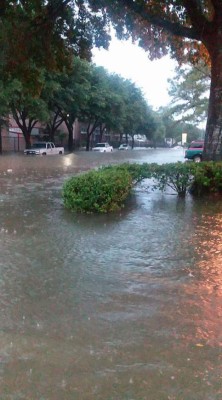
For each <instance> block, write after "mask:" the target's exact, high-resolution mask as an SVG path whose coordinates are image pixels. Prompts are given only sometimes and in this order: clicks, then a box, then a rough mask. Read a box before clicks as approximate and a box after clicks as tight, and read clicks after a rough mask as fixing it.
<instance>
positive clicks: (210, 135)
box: [203, 41, 222, 161]
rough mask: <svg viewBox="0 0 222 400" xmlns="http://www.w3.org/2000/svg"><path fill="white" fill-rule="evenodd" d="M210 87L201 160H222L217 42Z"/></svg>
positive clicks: (221, 60)
mask: <svg viewBox="0 0 222 400" xmlns="http://www.w3.org/2000/svg"><path fill="white" fill-rule="evenodd" d="M212 48H213V51H212V54H211V87H210V98H209V106H208V118H207V126H206V134H205V144H204V151H203V160H206V161H209V160H213V161H219V160H222V51H221V43H219V44H217V41H215V43H214V47H213V46H212Z"/></svg>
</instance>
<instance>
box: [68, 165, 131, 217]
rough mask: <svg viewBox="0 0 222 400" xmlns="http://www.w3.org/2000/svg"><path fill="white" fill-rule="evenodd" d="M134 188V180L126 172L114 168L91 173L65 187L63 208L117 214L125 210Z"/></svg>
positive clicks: (78, 177)
mask: <svg viewBox="0 0 222 400" xmlns="http://www.w3.org/2000/svg"><path fill="white" fill-rule="evenodd" d="M131 187H132V177H131V175H130V173H129V172H128V171H127V170H126V169H122V170H118V169H116V168H115V167H113V168H107V169H101V170H99V171H90V172H87V173H85V174H83V175H79V176H75V177H73V178H71V179H69V180H68V181H67V182H66V183H65V184H64V186H63V199H64V205H65V207H67V208H69V209H71V210H73V211H78V212H86V213H93V212H98V213H107V212H110V211H116V210H119V209H120V208H121V207H123V204H124V201H125V200H126V198H127V196H128V195H129V193H130V190H131Z"/></svg>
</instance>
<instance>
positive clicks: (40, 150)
mask: <svg viewBox="0 0 222 400" xmlns="http://www.w3.org/2000/svg"><path fill="white" fill-rule="evenodd" d="M63 153H64V147H56V146H55V145H54V143H52V142H37V143H34V144H33V145H32V147H31V149H25V150H24V154H26V155H42V156H46V155H47V154H48V155H54V154H63Z"/></svg>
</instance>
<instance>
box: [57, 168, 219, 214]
mask: <svg viewBox="0 0 222 400" xmlns="http://www.w3.org/2000/svg"><path fill="white" fill-rule="evenodd" d="M144 179H152V183H151V185H150V187H151V188H152V190H155V189H159V190H161V191H164V190H166V188H167V187H169V188H171V189H173V190H174V191H176V193H177V194H178V196H180V197H184V196H185V195H186V193H187V192H189V193H191V194H192V195H202V194H207V193H210V192H222V163H215V162H205V163H204V162H203V163H193V162H187V163H181V162H178V163H172V164H163V165H158V164H148V163H143V164H129V163H127V164H121V165H117V166H109V167H102V168H101V169H99V170H98V171H90V172H87V173H85V174H83V175H79V176H75V177H73V178H71V179H69V180H68V181H67V182H66V183H65V184H64V187H63V199H64V204H65V207H67V208H69V209H71V210H73V211H78V212H87V213H93V212H98V213H107V212H110V211H115V210H119V209H120V208H121V207H123V205H124V201H125V200H126V198H127V196H128V195H129V193H130V191H131V188H132V186H133V185H135V184H137V183H138V182H141V181H142V180H144Z"/></svg>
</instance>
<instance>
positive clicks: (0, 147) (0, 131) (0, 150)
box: [0, 123, 2, 154]
mask: <svg viewBox="0 0 222 400" xmlns="http://www.w3.org/2000/svg"><path fill="white" fill-rule="evenodd" d="M0 154H2V124H1V123H0Z"/></svg>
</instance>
